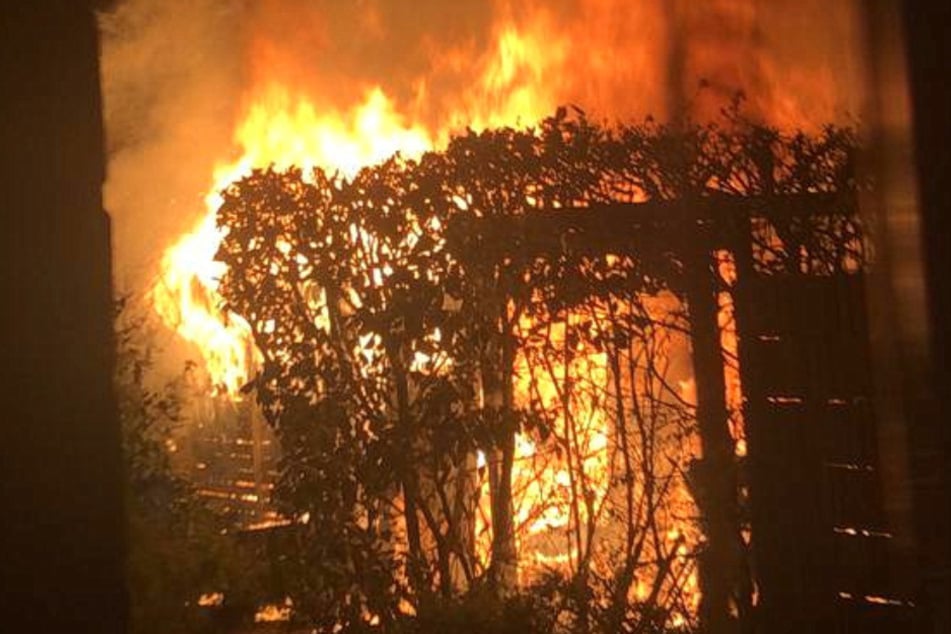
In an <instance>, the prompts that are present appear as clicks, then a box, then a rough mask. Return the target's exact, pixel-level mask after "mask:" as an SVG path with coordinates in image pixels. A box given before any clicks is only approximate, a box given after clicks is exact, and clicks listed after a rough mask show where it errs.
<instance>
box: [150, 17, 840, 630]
mask: <svg viewBox="0 0 951 634" xmlns="http://www.w3.org/2000/svg"><path fill="white" fill-rule="evenodd" d="M529 4H531V3H529ZM270 5H274V2H273V1H272V2H265V3H262V6H270ZM663 15H664V12H663V11H662V10H661V9H659V8H657V7H654V6H652V3H636V2H635V3H632V2H624V1H622V0H589V1H587V2H582V3H580V6H579V9H578V13H577V15H575V16H574V18H573V19H572V20H569V21H568V23H566V21H565V20H564V19H562V20H560V21H559V20H558V19H556V17H555V16H554V15H553V14H552V13H550V12H548V11H546V10H545V9H540V8H538V7H534V8H532V9H530V10H527V13H526V14H525V15H521V14H520V15H519V16H515V15H514V14H512V13H511V12H509V13H507V14H506V15H504V16H503V17H502V18H501V19H500V20H499V21H498V22H497V23H496V25H495V27H494V28H493V29H492V32H491V33H492V34H491V38H490V40H491V43H490V44H489V45H488V46H487V47H486V48H485V50H484V51H479V50H475V49H474V48H473V47H472V46H470V45H468V44H465V43H462V44H460V45H459V46H456V47H450V48H439V49H438V50H436V51H434V52H433V55H432V60H431V63H430V67H429V68H428V71H427V73H426V74H424V75H422V76H420V77H417V78H415V80H414V81H413V82H412V89H411V90H410V91H409V92H410V93H411V94H410V95H409V96H407V95H405V94H400V95H399V98H397V97H396V92H394V91H392V90H389V89H388V88H387V87H386V86H384V85H383V84H382V83H373V82H369V83H367V82H365V81H362V80H361V81H354V82H351V83H348V84H347V85H346V86H345V87H343V88H342V89H341V92H340V94H335V92H334V88H335V87H336V86H334V85H331V84H329V83H328V82H327V81H324V83H320V82H321V79H320V78H317V79H315V78H314V77H311V76H310V75H309V74H308V71H307V69H306V68H303V67H304V66H306V65H307V63H308V60H306V59H303V58H305V57H306V56H301V55H299V54H298V53H297V51H295V50H294V48H295V47H294V45H288V46H287V47H282V44H281V42H279V41H258V42H256V43H255V45H254V46H253V48H254V54H255V55H256V57H255V59H254V60H253V62H254V63H253V64H252V65H253V69H252V70H253V72H252V73H251V76H252V78H251V80H250V84H251V86H250V88H249V89H248V90H247V91H246V95H245V97H246V101H245V104H244V108H243V109H242V111H241V116H240V117H239V119H238V122H237V125H236V126H235V129H234V135H233V145H234V147H233V152H234V153H233V154H231V155H230V156H223V158H222V160H221V161H220V162H219V163H218V164H217V165H216V166H215V168H214V170H213V174H212V175H211V178H210V180H209V186H208V191H207V193H206V194H205V197H204V208H203V209H201V210H196V212H197V213H198V215H199V217H198V218H197V219H196V221H195V223H194V225H193V228H192V230H191V231H189V232H187V233H185V234H184V235H182V236H181V237H180V238H179V239H178V240H177V241H176V242H175V243H174V244H172V245H171V246H170V247H169V248H168V249H167V250H166V251H165V253H164V255H163V257H162V260H161V265H160V272H159V275H158V281H157V282H156V283H155V285H154V287H153V288H152V291H151V299H152V302H153V304H154V307H155V310H156V312H157V313H158V315H159V316H160V317H161V319H162V320H163V322H164V323H165V324H166V325H168V326H169V327H170V328H172V329H174V330H175V331H176V332H177V333H178V334H179V335H180V336H181V337H182V338H183V339H185V340H187V341H188V342H191V344H193V345H194V346H195V347H196V349H197V350H198V351H199V353H200V354H201V357H202V359H203V362H204V367H205V369H206V370H207V372H208V374H209V376H210V379H211V381H212V383H213V384H214V385H216V386H218V387H217V389H218V390H219V391H220V392H222V393H225V394H227V395H229V396H231V397H232V398H238V394H239V390H240V388H241V386H242V385H243V384H244V383H245V382H247V380H248V379H249V377H250V376H251V374H252V372H253V369H254V366H255V364H256V363H257V362H258V359H259V355H258V353H257V351H256V350H255V348H254V344H253V341H252V337H251V331H250V328H249V326H248V324H247V323H246V322H245V321H244V320H243V319H241V318H240V317H239V316H237V315H235V314H232V313H230V312H229V311H228V310H227V309H226V307H224V306H223V302H222V300H221V298H220V297H219V296H218V294H217V290H218V285H219V280H220V279H221V277H222V275H223V273H224V272H225V269H224V265H223V264H221V263H220V262H216V261H215V259H214V256H215V253H216V251H217V250H218V247H219V244H220V242H221V240H222V238H223V234H222V230H221V229H219V228H218V227H217V226H216V222H215V214H216V211H217V209H218V208H219V207H220V205H221V204H222V202H223V200H222V197H221V194H220V192H222V191H223V190H224V189H225V188H226V187H227V186H228V185H229V184H231V183H233V182H235V181H237V180H239V179H241V178H243V177H245V176H247V175H249V174H250V173H251V171H252V170H253V169H255V168H265V167H268V166H270V165H274V166H275V167H276V168H278V169H282V168H287V167H289V166H291V165H294V166H297V167H300V168H302V169H303V171H304V173H305V174H307V173H308V172H309V171H310V170H311V169H312V168H323V169H326V170H329V171H335V170H336V171H339V172H340V173H342V174H344V175H347V176H351V175H353V174H355V173H356V172H357V171H358V170H359V169H360V168H362V167H364V166H369V165H373V164H377V163H379V162H381V161H383V160H385V159H387V158H389V157H390V156H392V155H393V154H394V153H397V152H399V153H401V154H403V155H404V156H407V157H411V158H412V157H418V156H420V155H422V154H423V153H424V152H426V151H428V150H431V149H436V148H439V147H441V146H443V145H444V144H445V143H446V142H447V140H448V139H449V137H450V135H451V134H452V133H453V132H456V131H461V130H462V129H464V128H466V127H470V128H473V129H476V130H478V129H483V128H487V127H499V126H531V125H532V124H534V123H536V122H537V121H538V120H539V119H540V118H541V117H543V116H545V115H547V114H550V113H551V112H553V111H554V109H555V107H557V106H559V105H561V104H564V103H572V102H574V103H581V104H584V105H592V104H593V105H594V106H595V107H599V108H600V114H601V115H610V116H613V117H623V118H628V117H630V116H632V115H633V114H635V113H637V114H646V113H648V112H653V113H655V114H658V115H661V116H662V115H663V114H664V113H663V104H665V103H666V101H665V95H664V91H665V90H666V88H664V82H665V77H666V75H665V73H666V71H665V69H664V66H663V64H660V63H657V62H656V61H655V59H656V58H657V57H658V56H660V55H661V54H663V53H664V52H665V51H666V50H667V43H666V42H664V41H663V37H662V36H661V37H659V38H658V36H657V35H656V33H657V32H661V33H663V32H664V30H663V29H662V28H661V29H653V30H650V29H643V28H639V26H640V25H644V24H657V23H658V22H659V21H660V20H661V19H662V17H660V16H663ZM687 17H691V16H690V15H688V16H687ZM714 17H715V16H714ZM688 22H689V20H688ZM366 24H367V25H368V28H370V27H372V28H370V31H369V32H372V33H376V32H379V31H382V29H384V25H382V24H381V23H380V22H379V16H377V15H373V14H369V13H368V14H367V16H366ZM286 26H288V25H284V24H283V23H282V28H284V27H286ZM298 36H299V34H296V35H294V37H298ZM321 37H322V34H320V33H318V34H315V35H313V36H310V35H308V36H307V38H306V44H307V46H308V47H310V48H312V49H313V50H318V49H319V48H320V46H319V45H320V39H321ZM711 38H712V40H715V41H713V43H712V44H711ZM312 40H313V41H312ZM724 46H725V45H724ZM582 47H583V49H582ZM694 48H696V49H698V52H697V54H695V55H694V57H693V58H691V59H693V60H694V62H696V63H695V64H694V66H696V64H697V63H700V62H697V60H700V61H701V62H702V64H701V65H703V64H706V66H705V68H694V67H693V66H690V65H688V66H690V68H689V70H690V71H691V73H692V74H693V75H696V76H702V77H707V76H708V75H709V74H710V73H708V72H705V69H709V68H711V67H713V68H714V69H715V70H716V68H717V67H718V66H723V67H725V68H726V67H730V61H731V60H732V59H733V58H732V57H731V56H729V55H727V56H726V58H724V57H723V56H717V55H715V54H714V53H716V52H717V51H719V50H721V48H723V46H721V42H720V40H719V39H717V37H716V34H712V35H711V37H709V38H707V39H702V40H700V42H699V44H697V45H695V47H694ZM289 50H290V51H291V52H289ZM688 57H689V51H688ZM619 60H623V63H621V64H619V63H618V61H619ZM710 60H712V62H711V61H710ZM711 64H712V66H711ZM757 70H758V72H760V73H766V74H778V71H770V70H769V69H762V68H761V69H757ZM717 74H722V73H717ZM451 76H463V77H468V80H467V81H466V82H465V85H464V86H463V89H462V90H454V91H452V94H446V93H447V91H446V90H445V89H444V88H443V87H444V86H445V85H446V78H447V77H451ZM767 83H768V82H767ZM632 91H636V93H637V94H636V95H632ZM830 91H831V89H830ZM774 101H776V100H774ZM776 102H777V103H780V104H782V103H783V102H782V100H781V99H779V100H778V101H776ZM801 102H805V100H804V99H800V100H798V101H796V103H795V104H793V105H789V104H786V105H787V106H788V107H783V108H782V113H781V115H782V117H787V118H788V117H793V116H796V117H798V116H799V114H798V111H796V112H795V113H794V114H793V115H790V114H789V112H791V111H794V110H795V107H794V106H798V105H799V104H800V103H801ZM798 122H799V121H797V123H798ZM727 300H728V296H726V295H724V296H723V297H721V317H722V318H723V319H724V320H728V317H729V314H728V313H729V311H730V310H731V306H730V305H729V304H728V301H727ZM725 325H726V324H725ZM562 337H563V335H562ZM556 339H557V337H556ZM724 346H725V348H726V349H727V350H728V352H733V353H735V350H736V336H735V332H733V331H730V330H729V329H728V328H727V329H726V331H725V334H724ZM575 352H576V354H574V356H573V358H572V359H571V360H570V361H567V362H564V363H562V365H561V366H560V367H557V365H556V368H555V370H554V371H553V372H549V373H548V375H547V376H545V375H544V373H542V374H539V373H538V372H537V370H536V369H533V368H531V367H529V363H528V360H527V358H526V357H525V355H522V357H520V358H519V360H518V365H519V367H518V368H517V386H516V390H517V392H518V393H519V398H520V400H522V401H523V402H524V401H526V400H529V399H530V398H531V396H530V395H529V389H530V388H529V383H533V385H534V389H535V390H537V394H536V396H535V398H536V399H537V400H538V401H540V402H541V403H542V404H543V405H544V407H546V408H548V409H549V410H550V411H556V412H559V413H558V414H557V415H556V417H555V421H554V425H553V427H554V430H553V433H554V434H556V435H562V436H565V435H567V428H568V425H567V422H566V418H567V416H568V414H567V412H565V411H564V410H565V408H564V407H563V406H562V405H561V404H559V402H558V401H559V394H558V387H557V384H558V383H559V382H560V381H564V380H565V377H566V376H568V375H571V376H578V377H582V376H583V377H587V378H586V380H588V381H590V382H593V383H600V384H605V383H606V382H607V371H608V370H607V366H608V363H607V360H606V359H605V357H604V354H602V353H595V352H592V351H586V350H578V351H575ZM727 372H728V375H727V381H728V384H729V386H730V394H729V399H730V405H731V409H732V410H733V412H734V414H735V416H734V420H733V424H734V426H735V432H736V436H737V453H739V454H742V453H744V451H745V447H744V444H743V442H744V441H743V438H742V419H741V418H740V417H739V415H738V414H737V412H739V403H740V397H739V394H740V391H739V385H738V374H737V373H736V371H735V370H734V369H732V367H731V368H728V369H727ZM680 383H681V388H682V391H683V393H684V398H685V400H686V401H688V402H689V401H693V400H695V397H694V396H693V395H692V394H691V392H692V391H693V386H692V383H691V381H690V380H689V379H687V380H684V381H681V382H680ZM569 409H570V411H571V416H573V417H574V418H575V420H576V421H579V422H580V426H579V429H578V431H579V434H578V436H577V437H576V438H574V440H573V441H572V442H573V445H574V450H575V451H576V457H575V460H576V463H575V464H574V465H573V466H572V465H570V464H567V463H566V462H565V461H564V460H550V461H548V462H545V463H539V460H541V457H540V456H539V453H540V450H539V446H538V445H537V444H536V443H535V442H533V441H532V440H531V439H530V438H529V437H527V436H519V437H518V439H517V452H516V453H517V456H516V457H517V460H516V466H515V470H514V473H513V487H514V489H515V491H516V493H517V500H516V522H517V524H518V525H519V526H521V527H522V531H521V532H520V534H519V539H520V540H521V541H523V542H526V541H528V540H531V539H532V538H533V536H538V535H546V534H564V533H565V531H566V530H567V527H569V526H570V525H571V524H572V523H576V524H577V523H584V521H585V519H586V518H585V517H574V518H572V517H571V511H570V504H569V502H570V500H571V497H572V495H575V496H577V493H574V494H573V493H572V492H571V489H572V487H573V483H572V477H576V478H581V479H583V480H584V482H582V483H581V488H582V489H583V490H584V491H585V493H584V495H586V496H588V497H589V498H591V502H590V503H589V504H588V506H587V507H584V505H581V507H579V508H581V510H580V511H575V512H576V513H587V512H588V510H587V509H588V508H597V507H598V506H599V505H600V504H601V503H602V501H603V500H604V499H605V497H606V496H608V495H610V492H609V489H610V461H611V458H610V457H609V453H610V452H609V449H608V448H609V444H610V443H611V442H612V441H611V438H610V437H611V433H612V432H611V431H610V430H611V422H610V420H609V417H608V415H607V414H606V412H607V409H606V406H605V404H604V403H602V402H598V401H597V399H595V398H593V397H591V396H585V395H582V396H580V397H578V398H577V400H576V401H575V402H574V403H573V404H572V405H571V407H570V408H569ZM480 459H482V460H484V459H485V458H484V456H480ZM572 471H574V475H572ZM575 484H577V483H575ZM678 497H679V498H682V500H680V501H681V502H682V504H683V505H684V506H685V507H691V508H692V501H691V500H690V498H689V494H688V493H687V492H686V491H683V492H681V493H678ZM486 498H487V495H485V496H483V499H486ZM481 510H482V516H481V517H480V520H479V521H480V523H481V524H482V526H483V528H484V527H485V526H486V525H487V520H486V517H485V514H486V513H487V509H486V508H483V509H481ZM683 515H684V516H686V515H689V513H684V514H683ZM666 539H667V542H669V544H670V547H671V548H673V549H674V551H675V552H676V553H677V554H678V556H682V557H683V558H684V559H686V558H687V556H688V554H687V546H685V545H684V541H685V540H686V541H687V542H689V543H691V544H693V543H696V542H698V541H699V540H700V539H701V537H700V536H699V535H698V533H697V531H696V529H693V528H691V526H690V525H689V523H688V522H686V521H678V520H676V519H673V520H671V526H670V528H669V530H668V534H667V536H666ZM577 548H578V544H577V543H574V544H571V542H570V539H569V540H568V546H567V547H566V548H562V549H561V550H558V551H557V552H556V553H555V554H551V553H546V552H543V551H542V550H541V549H536V550H535V552H534V553H533V557H534V561H535V563H537V564H539V565H541V566H546V565H558V566H562V565H566V564H568V565H570V563H571V561H572V559H576V558H577V555H578V552H577ZM484 554H485V549H484V548H483V555H484ZM687 574H688V575H689V579H688V581H687V583H686V589H687V591H688V592H691V593H693V595H694V602H696V598H697V597H698V594H697V592H698V591H697V589H696V586H697V582H696V575H695V572H688V573H687ZM633 591H634V592H635V594H636V595H637V596H638V597H640V598H644V597H645V596H646V592H647V589H646V587H645V586H644V585H643V584H641V583H640V582H638V583H637V584H635V587H634V589H633ZM695 608H696V605H695V603H694V609H695ZM280 609H281V610H283V608H280ZM676 618H683V616H682V615H676Z"/></svg>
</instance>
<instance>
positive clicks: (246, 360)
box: [152, 85, 433, 398]
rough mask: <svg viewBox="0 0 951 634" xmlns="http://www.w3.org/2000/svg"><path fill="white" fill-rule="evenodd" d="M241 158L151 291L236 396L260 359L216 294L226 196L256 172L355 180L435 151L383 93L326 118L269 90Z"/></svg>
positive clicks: (219, 180) (242, 139) (244, 136)
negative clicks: (388, 163) (397, 158)
mask: <svg viewBox="0 0 951 634" xmlns="http://www.w3.org/2000/svg"><path fill="white" fill-rule="evenodd" d="M234 142H235V145H236V146H237V147H239V148H241V155H240V157H239V158H238V159H237V160H235V161H232V162H225V163H222V164H221V165H219V166H218V167H217V168H216V169H215V174H214V178H213V179H212V185H211V187H210V188H209V191H208V193H207V194H206V196H205V201H204V202H205V213H204V215H203V216H202V217H201V219H200V220H199V222H198V223H197V225H196V226H195V228H194V229H193V230H192V231H191V232H189V233H187V234H185V235H184V236H182V237H181V238H180V239H179V241H178V242H177V243H175V244H174V245H172V246H171V247H169V249H168V250H167V251H166V252H165V255H164V257H163V259H162V264H161V273H160V276H159V281H158V282H157V283H156V285H155V287H154V288H153V290H152V300H153V303H154V306H155V310H156V312H157V313H158V314H159V316H160V317H161V318H162V320H163V321H164V322H165V324H166V325H168V326H169V327H171V328H173V329H174V330H175V331H176V332H178V334H179V335H181V337H182V338H184V339H185V340H187V341H189V342H191V343H192V344H194V345H195V346H197V347H198V349H199V351H200V352H201V355H202V358H203V360H204V362H205V368H206V370H207V372H208V374H209V376H210V378H211V381H212V383H213V384H214V385H216V386H218V389H221V390H223V391H224V392H226V393H227V394H229V395H231V396H232V397H235V398H236V397H237V395H238V391H239V390H240V388H241V386H242V385H243V384H244V383H245V382H247V380H248V378H249V377H250V374H251V371H252V369H253V364H254V362H255V359H256V353H255V351H254V345H253V342H252V340H251V331H250V328H249V326H248V324H247V323H246V322H245V321H244V320H243V319H241V317H239V316H237V315H234V314H232V313H230V312H228V311H227V310H226V309H224V308H223V307H222V305H221V299H220V297H218V295H217V293H216V291H217V289H218V283H219V280H220V278H221V276H222V274H223V273H224V268H223V265H222V264H221V263H220V262H216V261H215V259H214V256H215V253H216V251H217V250H218V246H219V244H220V243H221V239H222V237H223V236H222V234H221V231H220V229H219V228H218V227H217V226H216V223H215V213H216V211H217V209H218V207H220V206H221V202H222V199H221V195H220V192H221V191H222V190H224V189H225V188H226V187H227V186H228V185H229V184H230V183H233V182H235V181H237V180H240V179H241V178H243V177H245V176H247V175H249V174H250V173H251V171H252V170H253V169H255V168H264V167H267V166H269V165H273V166H275V167H276V168H278V169H286V168H288V167H290V166H292V165H294V166H297V167H300V168H302V169H303V170H304V171H305V173H306V172H309V171H311V170H312V169H314V168H317V167H320V168H323V169H329V170H337V171H339V172H340V173H342V174H344V175H348V176H352V175H353V174H355V173H356V172H357V171H358V170H359V169H360V168H361V167H363V166H365V165H372V164H375V163H379V162H381V161H383V160H385V159H387V158H389V157H390V156H392V155H393V154H395V153H397V152H399V153H401V154H403V155H404V156H409V157H417V156H419V155H421V154H422V153H423V152H425V151H426V150H428V149H431V148H432V147H433V142H432V140H431V138H430V135H429V133H428V132H427V131H426V130H424V129H423V128H422V127H420V126H415V125H410V124H408V123H407V122H406V121H405V119H404V118H403V117H402V116H401V115H400V114H399V113H397V112H396V111H395V110H394V107H393V104H392V102H391V101H390V100H389V99H388V98H387V96H386V95H385V94H384V93H383V92H382V90H381V89H379V88H374V89H372V90H370V91H369V92H368V93H367V95H366V98H365V100H364V101H363V103H360V104H358V105H357V106H356V107H354V108H353V109H352V110H350V111H348V112H344V113H336V112H330V113H320V112H318V111H317V109H316V108H315V107H314V105H313V103H312V102H311V101H310V100H308V99H307V98H306V97H304V96H295V95H293V94H292V93H291V91H290V90H288V89H287V88H286V87H283V86H279V85H269V86H267V87H266V88H265V89H264V90H262V91H261V92H260V94H259V95H258V96H257V97H256V98H255V99H254V100H252V102H251V106H250V107H249V108H248V109H247V114H246V115H245V117H244V119H243V121H242V122H241V123H240V125H239V126H238V127H237V129H236V131H235V135H234Z"/></svg>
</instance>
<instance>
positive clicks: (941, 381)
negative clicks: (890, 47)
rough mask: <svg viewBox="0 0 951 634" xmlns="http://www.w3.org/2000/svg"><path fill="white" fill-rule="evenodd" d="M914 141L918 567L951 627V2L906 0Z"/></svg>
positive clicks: (940, 619)
mask: <svg viewBox="0 0 951 634" xmlns="http://www.w3.org/2000/svg"><path fill="white" fill-rule="evenodd" d="M903 17H904V25H903V26H904V29H905V42H906V49H907V55H908V77H909V82H910V88H911V99H912V115H913V130H914V145H915V163H916V165H915V168H916V171H917V176H918V183H917V184H918V193H919V202H920V209H921V226H922V235H923V237H924V244H923V251H924V260H925V272H926V282H927V284H926V288H927V301H928V307H929V317H930V334H931V340H930V342H929V344H930V348H931V361H932V371H933V382H934V388H935V389H934V393H935V394H936V396H937V399H936V404H935V411H933V412H931V413H930V415H928V416H922V417H920V418H919V419H918V420H916V421H913V424H912V429H911V430H910V432H911V437H910V440H911V451H912V478H913V479H914V485H915V492H916V499H915V515H916V523H917V527H918V531H917V532H918V542H919V544H918V546H919V550H920V552H921V572H922V574H923V582H924V584H925V593H926V596H927V602H928V604H929V606H928V607H929V608H930V610H931V611H932V614H933V619H934V621H935V629H934V631H935V632H948V631H951V600H949V592H951V590H949V588H951V585H949V542H951V535H949V530H948V526H949V514H951V499H949V490H948V478H949V473H951V462H949V455H951V447H949V437H951V434H949V428H951V406H949V402H948V399H949V396H951V336H949V324H951V80H949V70H948V60H949V59H951V3H948V2H920V1H912V0H906V1H905V2H904V16H903Z"/></svg>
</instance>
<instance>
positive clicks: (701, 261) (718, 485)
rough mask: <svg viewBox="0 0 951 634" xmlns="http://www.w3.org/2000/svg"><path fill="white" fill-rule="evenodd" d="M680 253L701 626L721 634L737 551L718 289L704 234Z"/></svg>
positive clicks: (727, 624) (732, 595) (697, 231)
mask: <svg viewBox="0 0 951 634" xmlns="http://www.w3.org/2000/svg"><path fill="white" fill-rule="evenodd" d="M691 231H692V232H694V234H693V236H691V237H692V238H693V239H688V240H686V241H685V247H684V262H685V271H684V293H685V296H686V299H687V307H688V312H689V318H690V336H691V353H692V357H693V366H694V380H695V382H696V387H697V424H698V426H699V430H700V440H701V445H702V448H701V450H702V454H703V455H702V458H701V459H700V460H699V461H697V463H696V464H695V470H694V473H692V474H691V475H692V478H693V480H694V491H695V496H696V497H697V504H698V506H699V507H700V512H701V515H702V517H703V523H704V532H705V534H706V538H707V541H706V544H705V546H704V550H703V553H702V555H701V559H700V584H701V592H702V598H701V602H700V619H701V625H702V627H703V629H704V631H705V632H710V633H711V634H721V633H725V632H732V631H735V630H736V629H737V626H736V624H735V622H734V620H733V619H732V618H731V616H730V612H731V610H730V606H731V602H733V601H736V600H737V596H736V592H735V590H736V588H737V587H738V584H739V581H740V578H741V564H742V558H741V554H740V552H739V551H738V547H739V541H738V540H739V521H738V510H737V483H736V466H735V461H734V455H733V454H734V451H733V439H732V437H731V436H730V431H729V427H728V424H727V419H728V413H727V407H726V382H725V379H724V374H723V352H722V349H721V344H720V326H719V322H718V310H719V309H718V305H717V285H716V278H715V276H714V262H713V257H712V249H711V247H710V245H709V244H707V242H708V240H707V237H706V235H705V233H706V228H705V227H702V226H696V225H694V226H692V228H691Z"/></svg>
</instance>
